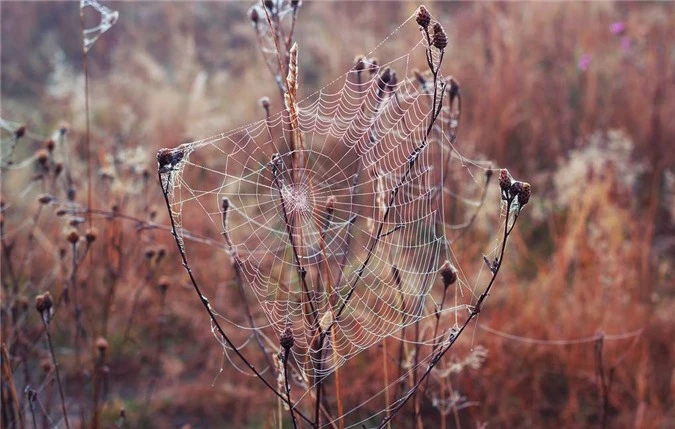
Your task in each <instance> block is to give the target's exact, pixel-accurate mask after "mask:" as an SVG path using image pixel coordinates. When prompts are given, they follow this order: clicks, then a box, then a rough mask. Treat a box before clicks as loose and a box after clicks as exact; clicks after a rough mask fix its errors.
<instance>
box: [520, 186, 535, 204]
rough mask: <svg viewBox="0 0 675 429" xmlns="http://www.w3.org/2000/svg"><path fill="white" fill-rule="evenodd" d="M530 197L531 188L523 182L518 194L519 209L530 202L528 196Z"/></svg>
mask: <svg viewBox="0 0 675 429" xmlns="http://www.w3.org/2000/svg"><path fill="white" fill-rule="evenodd" d="M531 195H532V187H531V186H530V184H529V183H527V182H523V185H522V188H521V190H520V192H519V193H518V204H520V207H522V206H524V205H525V204H527V203H528V202H529V201H530V196H531Z"/></svg>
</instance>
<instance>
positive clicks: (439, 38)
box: [431, 22, 448, 51]
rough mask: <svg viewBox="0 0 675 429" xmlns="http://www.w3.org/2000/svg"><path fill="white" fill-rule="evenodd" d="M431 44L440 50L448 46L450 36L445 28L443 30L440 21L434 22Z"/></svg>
mask: <svg viewBox="0 0 675 429" xmlns="http://www.w3.org/2000/svg"><path fill="white" fill-rule="evenodd" d="M431 44H432V45H434V47H436V49H438V50H439V51H442V50H443V49H445V47H446V46H448V36H447V35H446V34H445V30H443V26H442V25H441V24H440V23H439V22H437V23H435V24H434V35H433V36H431Z"/></svg>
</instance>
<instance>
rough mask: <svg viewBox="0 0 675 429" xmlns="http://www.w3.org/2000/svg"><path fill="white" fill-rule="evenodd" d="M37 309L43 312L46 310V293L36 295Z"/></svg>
mask: <svg viewBox="0 0 675 429" xmlns="http://www.w3.org/2000/svg"><path fill="white" fill-rule="evenodd" d="M35 309H36V310H37V312H38V313H40V314H42V312H43V311H45V297H44V295H38V296H36V297H35Z"/></svg>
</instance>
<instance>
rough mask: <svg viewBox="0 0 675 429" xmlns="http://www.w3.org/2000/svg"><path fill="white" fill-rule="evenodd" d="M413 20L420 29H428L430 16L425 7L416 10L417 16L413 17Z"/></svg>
mask: <svg viewBox="0 0 675 429" xmlns="http://www.w3.org/2000/svg"><path fill="white" fill-rule="evenodd" d="M415 20H416V21H417V24H419V26H420V27H422V28H424V29H427V28H429V23H430V22H431V14H430V13H429V11H428V10H427V8H426V7H424V6H420V7H419V8H418V9H417V16H416V17H415Z"/></svg>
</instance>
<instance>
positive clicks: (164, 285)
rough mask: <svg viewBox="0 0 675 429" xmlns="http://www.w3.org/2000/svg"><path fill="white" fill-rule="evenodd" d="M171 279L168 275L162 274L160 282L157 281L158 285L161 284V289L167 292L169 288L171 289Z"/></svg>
mask: <svg viewBox="0 0 675 429" xmlns="http://www.w3.org/2000/svg"><path fill="white" fill-rule="evenodd" d="M170 283H171V281H170V280H169V278H168V277H167V276H162V277H160V278H159V282H158V283H157V286H159V290H160V292H162V293H166V291H167V289H169V284H170Z"/></svg>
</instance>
